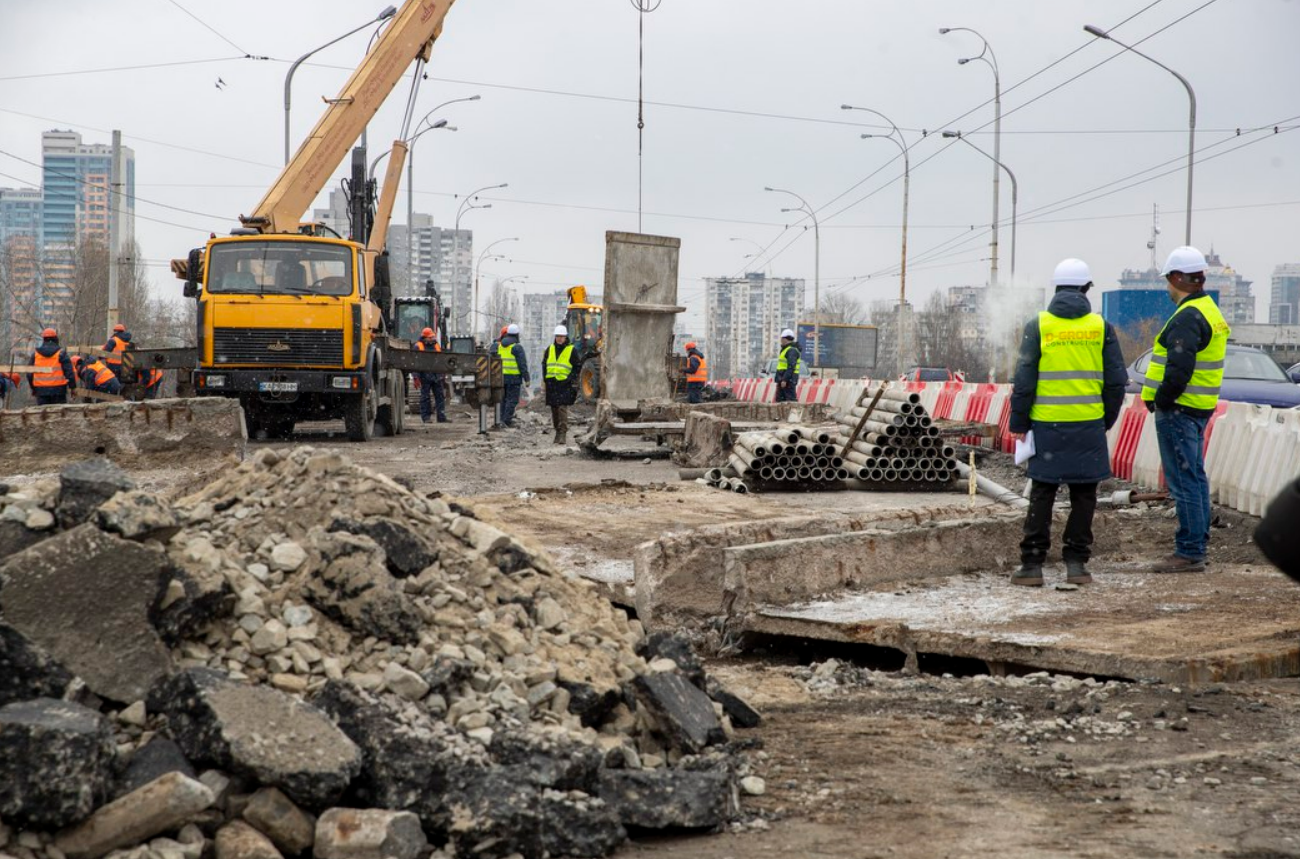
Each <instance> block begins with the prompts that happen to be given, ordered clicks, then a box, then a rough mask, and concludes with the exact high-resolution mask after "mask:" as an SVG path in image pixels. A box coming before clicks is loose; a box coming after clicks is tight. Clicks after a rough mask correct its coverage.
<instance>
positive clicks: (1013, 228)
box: [943, 131, 1020, 284]
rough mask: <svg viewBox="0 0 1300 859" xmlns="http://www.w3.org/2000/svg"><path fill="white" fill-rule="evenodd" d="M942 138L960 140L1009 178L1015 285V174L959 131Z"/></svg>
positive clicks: (1017, 191) (1016, 206)
mask: <svg viewBox="0 0 1300 859" xmlns="http://www.w3.org/2000/svg"><path fill="white" fill-rule="evenodd" d="M943 136H944V137H946V138H949V139H954V138H955V139H957V140H960V141H961V142H962V143H965V144H966V145H967V146H969V147H970V148H971V149H974V150H975V151H976V152H978V153H979V154H980V155H983V156H984V157H985V158H988V159H989V160H990V161H992V162H993V163H994V164H996V165H997V166H999V167H1001V168H1002V169H1003V170H1005V171H1007V176H1009V177H1010V178H1011V283H1012V284H1015V282H1016V209H1017V208H1018V204H1019V198H1020V186H1019V184H1018V183H1017V182H1016V174H1015V173H1012V172H1011V168H1010V167H1008V166H1007V165H1005V164H1003V163H1002V162H1001V161H998V160H997V159H996V158H994V157H993V156H992V155H990V154H988V153H987V152H985V151H984V150H983V149H980V148H979V147H978V146H976V145H975V144H974V143H971V142H970V141H969V140H967V139H966V138H965V137H963V136H962V133H961V132H960V131H945V132H944V133H943Z"/></svg>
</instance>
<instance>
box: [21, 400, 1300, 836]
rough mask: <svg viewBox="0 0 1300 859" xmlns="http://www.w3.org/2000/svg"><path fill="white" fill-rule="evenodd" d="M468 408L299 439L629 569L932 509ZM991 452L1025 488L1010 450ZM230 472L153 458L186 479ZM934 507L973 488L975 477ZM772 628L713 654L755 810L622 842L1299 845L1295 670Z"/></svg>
mask: <svg viewBox="0 0 1300 859" xmlns="http://www.w3.org/2000/svg"><path fill="white" fill-rule="evenodd" d="M451 412H452V418H453V423H451V424H442V425H439V424H431V425H427V426H426V425H421V424H419V423H418V421H417V422H416V423H415V424H414V427H413V428H412V429H411V431H410V432H409V433H408V434H406V435H404V436H402V437H399V438H396V439H379V440H376V441H375V442H373V443H371V444H367V445H354V444H349V443H348V442H346V441H345V440H343V438H342V437H341V435H340V432H341V427H338V426H337V425H315V426H305V427H303V428H302V430H301V431H300V433H299V434H298V436H297V437H296V438H295V439H293V440H292V441H291V442H290V444H312V445H318V446H330V447H334V446H337V447H338V448H340V449H341V450H342V451H343V452H345V453H347V454H349V455H350V456H352V457H354V458H355V459H356V460H357V461H358V462H360V463H362V464H364V465H367V466H369V467H372V468H375V469H377V470H379V471H383V472H385V473H387V474H389V475H391V476H393V477H396V478H400V479H402V480H405V481H408V482H409V483H410V484H411V485H412V486H413V487H414V488H415V489H417V490H419V491H422V492H439V493H443V494H446V495H450V496H456V497H464V498H467V499H470V500H473V501H475V502H476V503H478V504H481V505H482V508H483V510H484V511H485V512H486V513H487V515H489V516H491V517H493V518H496V519H498V520H499V521H500V522H501V523H503V524H505V525H506V526H507V527H510V528H512V529H514V530H517V531H518V532H520V533H521V534H523V535H526V536H528V537H531V538H532V539H535V540H537V541H538V542H540V543H542V544H543V545H546V546H548V547H550V548H552V549H553V550H555V551H556V552H557V554H558V555H559V556H560V557H561V558H562V559H564V560H565V561H566V562H568V563H569V564H571V565H572V566H573V567H574V568H575V569H578V570H580V571H583V572H587V573H591V572H593V571H599V570H600V569H601V568H602V566H604V567H608V568H612V569H615V570H618V571H621V572H627V571H629V570H630V558H631V553H632V550H633V549H634V547H635V546H636V545H637V544H638V543H640V542H642V541H644V540H647V539H653V538H654V537H657V536H658V535H659V534H661V533H663V532H665V531H671V530H675V529H679V528H687V527H694V526H696V525H699V524H707V523H713V522H728V521H741V520H745V519H753V518H768V517H775V516H782V515H791V514H793V513H802V512H807V511H809V510H817V509H841V510H848V509H861V508H863V507H871V508H873V509H878V510H882V511H890V510H897V509H900V508H901V509H904V510H907V509H909V508H910V507H911V506H913V505H915V504H917V503H919V502H918V499H916V498H913V497H909V496H905V495H898V496H879V495H874V494H867V493H834V494H821V495H766V496H761V495H750V496H739V495H734V494H731V493H724V492H719V491H716V490H709V489H706V488H704V487H701V486H699V485H697V484H693V483H684V482H681V481H679V480H678V479H677V469H676V466H674V465H673V464H672V463H671V462H669V461H667V460H666V459H663V458H651V459H650V460H649V461H648V462H647V461H645V454H646V453H648V452H651V451H652V447H653V445H648V444H647V443H645V442H641V441H639V440H635V439H630V440H629V439H615V440H612V442H611V444H609V445H608V447H609V448H610V449H611V451H612V455H611V456H610V457H608V458H603V459H591V458H587V457H584V456H582V455H580V454H578V453H577V451H576V449H574V448H572V447H569V448H565V447H559V446H554V445H552V444H551V443H550V442H551V438H550V432H551V431H550V426H549V416H548V415H547V413H546V412H545V410H542V409H537V410H536V411H534V410H532V409H526V410H525V411H524V414H523V417H522V418H521V423H522V426H523V428H521V429H518V430H513V431H512V430H503V431H498V432H493V433H491V434H490V435H489V436H488V437H487V438H486V439H484V438H481V437H480V436H478V434H477V432H476V430H477V426H476V420H475V416H474V415H473V413H471V412H470V411H469V410H468V409H465V408H463V407H454V408H453V409H452V410H451ZM583 417H584V416H583V415H581V413H579V414H578V415H575V418H577V420H575V423H578V422H579V421H581V420H582V418H583ZM267 444H269V443H266V442H259V443H256V444H254V445H252V447H254V448H256V447H261V446H265V445H267ZM275 445H276V446H283V443H275ZM987 462H988V465H989V471H990V473H992V474H996V475H997V476H998V477H1000V478H1002V480H1001V482H1003V483H1004V485H1008V486H1009V487H1011V488H1013V489H1016V490H1018V489H1019V488H1020V485H1018V484H1017V483H1016V477H1017V475H1016V472H1015V470H1014V468H1013V467H1011V466H1009V465H1008V464H1007V463H1005V462H1004V461H1002V460H999V459H997V458H991V459H989V460H988V461H987ZM213 467H220V464H206V465H195V466H193V467H186V468H175V467H168V468H163V469H158V470H154V471H150V472H141V473H139V474H137V475H136V476H137V478H138V479H139V480H140V481H141V482H142V483H144V484H145V485H147V486H149V487H151V488H155V489H171V490H180V489H183V488H186V487H192V486H195V485H199V484H201V483H202V482H203V481H204V479H205V475H206V474H208V473H210V471H211V469H212V468H213ZM28 477H30V476H28ZM1022 482H1023V481H1021V483H1022ZM567 484H582V485H579V486H570V487H568V488H565V487H566V485H567ZM1108 488H1109V487H1108ZM927 503H928V504H930V505H939V506H945V507H947V506H952V507H953V508H955V509H957V510H961V509H963V505H965V506H966V507H969V505H970V502H969V501H968V500H967V499H966V498H965V497H964V496H963V495H961V494H960V493H954V494H952V495H951V496H950V497H946V496H942V497H940V498H939V500H936V499H935V498H933V497H931V498H929V499H927ZM976 503H977V504H979V505H984V504H986V503H987V502H984V501H982V500H980V501H978V502H976ZM1219 524H1220V525H1221V526H1222V527H1219V528H1216V529H1215V531H1214V538H1213V540H1214V542H1213V546H1212V550H1211V560H1212V561H1215V562H1216V563H1217V564H1218V565H1221V566H1220V567H1219V569H1222V570H1224V571H1225V574H1229V573H1228V572H1227V570H1228V569H1229V568H1230V567H1231V566H1232V565H1239V564H1251V565H1257V564H1259V562H1260V559H1259V557H1258V554H1257V552H1256V551H1255V549H1254V546H1253V545H1252V544H1251V542H1250V531H1251V530H1252V527H1253V520H1252V519H1251V518H1250V517H1247V516H1242V515H1241V514H1237V513H1234V512H1232V511H1220V520H1219ZM1175 527H1176V525H1175V522H1174V520H1173V519H1172V518H1170V513H1169V510H1168V508H1160V507H1156V508H1153V509H1152V510H1151V511H1150V512H1149V513H1148V514H1147V516H1146V517H1145V518H1143V519H1142V520H1141V521H1140V522H1133V523H1130V524H1129V525H1128V526H1127V527H1126V528H1125V529H1124V533H1123V534H1122V535H1121V539H1120V540H1119V542H1118V544H1117V545H1116V548H1115V549H1114V551H1113V552H1111V553H1110V554H1109V555H1107V556H1103V557H1099V558H1097V559H1096V560H1095V561H1094V567H1095V568H1096V572H1097V573H1098V574H1104V573H1105V569H1106V565H1107V564H1110V563H1113V564H1116V565H1119V566H1125V565H1131V564H1135V563H1141V562H1142V561H1143V560H1146V559H1154V558H1156V557H1159V556H1160V555H1163V554H1165V553H1167V552H1168V551H1169V548H1170V545H1171V544H1172V538H1173V532H1174V530H1175ZM1012 554H1014V551H1012ZM1211 569H1212V570H1213V569H1214V567H1213V566H1212V568H1211ZM757 645H758V647H757V649H754V650H749V651H747V652H744V653H742V654H739V655H734V654H733V655H731V656H729V657H725V658H723V657H716V656H715V657H713V658H711V659H710V660H709V669H710V671H711V672H712V673H715V674H716V675H717V676H719V677H720V678H721V679H722V680H723V681H724V682H725V683H727V684H728V685H729V686H730V687H731V688H732V689H733V690H734V691H735V692H737V693H739V694H741V695H742V696H744V697H746V698H747V699H748V700H749V701H750V702H751V703H753V704H754V705H755V706H756V707H758V708H759V709H760V710H761V711H762V712H763V714H764V717H765V722H764V724H763V725H762V726H761V727H760V728H757V729H754V730H751V731H742V732H740V734H741V735H742V736H743V737H744V738H746V739H747V740H750V741H752V742H754V744H755V745H756V746H760V747H761V750H760V751H756V752H755V754H756V760H755V764H756V767H755V768H756V771H757V774H758V775H760V776H762V777H763V778H764V779H765V780H766V792H765V793H764V794H763V795H761V796H754V797H746V798H745V800H744V803H743V808H744V819H743V820H742V821H740V822H738V823H736V824H734V825H733V826H732V827H731V828H730V830H729V831H727V832H724V833H721V834H717V835H713V836H710V837H700V836H693V837H691V836H673V837H657V838H641V839H638V840H636V841H635V842H634V843H633V844H632V845H630V846H628V847H626V848H625V849H624V850H622V851H621V852H620V854H619V855H620V856H625V857H654V856H664V857H699V859H724V858H725V857H736V859H740V857H895V856H903V857H910V856H915V857H940V856H951V857H964V856H1005V857H1057V856H1085V857H1134V856H1142V857H1147V856H1150V857H1164V856H1168V857H1188V856H1229V857H1238V859H1247V857H1250V859H1265V857H1300V681H1298V680H1296V679H1294V678H1292V679H1283V680H1272V681H1266V682H1251V683H1240V684H1229V685H1217V686H1210V687H1203V688H1179V687H1175V686H1170V685H1165V684H1157V683H1128V682H1118V681H1110V682H1107V681H1106V679H1105V678H1101V679H1100V680H1094V679H1091V678H1089V679H1086V680H1085V679H1080V678H1068V677H1067V678H1062V677H1046V676H1030V677H1018V676H1010V677H1000V678H994V677H990V676H988V675H987V674H984V673H983V671H984V667H983V665H982V663H979V664H977V663H973V662H966V661H957V660H944V659H939V658H934V657H930V658H927V657H922V659H921V662H920V668H921V674H919V675H916V676H908V675H905V674H904V673H903V671H902V669H903V662H902V656H901V654H898V653H897V652H894V651H889V650H881V649H876V648H869V647H865V646H858V647H849V646H838V645H828V644H818V643H812V642H807V641H800V640H788V639H766V640H760V641H758V642H757ZM954 674H955V675H957V676H953V675H954Z"/></svg>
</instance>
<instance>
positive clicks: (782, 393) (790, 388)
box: [776, 379, 799, 403]
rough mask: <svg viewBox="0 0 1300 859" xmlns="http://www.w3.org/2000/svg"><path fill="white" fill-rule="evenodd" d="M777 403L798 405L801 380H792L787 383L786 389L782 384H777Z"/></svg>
mask: <svg viewBox="0 0 1300 859" xmlns="http://www.w3.org/2000/svg"><path fill="white" fill-rule="evenodd" d="M776 401H777V402H778V403H797V402H798V401H799V380H798V379H792V380H790V381H788V382H786V383H785V386H784V387H782V386H781V383H780V382H777V388H776Z"/></svg>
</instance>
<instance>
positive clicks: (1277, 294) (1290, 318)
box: [1268, 262, 1300, 325]
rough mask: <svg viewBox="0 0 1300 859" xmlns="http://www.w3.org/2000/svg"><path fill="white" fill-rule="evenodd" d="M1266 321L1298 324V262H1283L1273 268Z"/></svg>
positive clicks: (1299, 264)
mask: <svg viewBox="0 0 1300 859" xmlns="http://www.w3.org/2000/svg"><path fill="white" fill-rule="evenodd" d="M1268 322H1269V324H1270V325H1300V263H1294V262H1293V263H1283V264H1282V265H1279V266H1277V267H1276V268H1274V269H1273V288H1272V289H1271V290H1270V292H1269V298H1268Z"/></svg>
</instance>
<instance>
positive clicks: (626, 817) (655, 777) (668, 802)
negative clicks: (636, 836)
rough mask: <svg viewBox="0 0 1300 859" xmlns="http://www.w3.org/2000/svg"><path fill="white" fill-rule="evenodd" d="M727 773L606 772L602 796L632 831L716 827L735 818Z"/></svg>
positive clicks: (601, 789) (684, 771)
mask: <svg viewBox="0 0 1300 859" xmlns="http://www.w3.org/2000/svg"><path fill="white" fill-rule="evenodd" d="M733 791H734V788H733V786H732V784H731V778H730V776H729V774H727V773H726V772H720V771H707V772H691V771H687V770H680V769H666V770H640V771H637V770H606V771H604V772H603V773H601V776H600V798H601V799H603V800H604V801H605V803H606V805H607V806H608V807H609V808H610V809H612V810H613V811H614V813H615V814H617V815H618V817H619V820H620V821H621V822H622V823H623V825H624V826H626V827H628V828H629V829H713V828H715V827H718V826H721V825H722V824H724V823H726V822H727V820H728V819H729V818H730V816H731V809H732V800H733V797H732V794H733Z"/></svg>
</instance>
